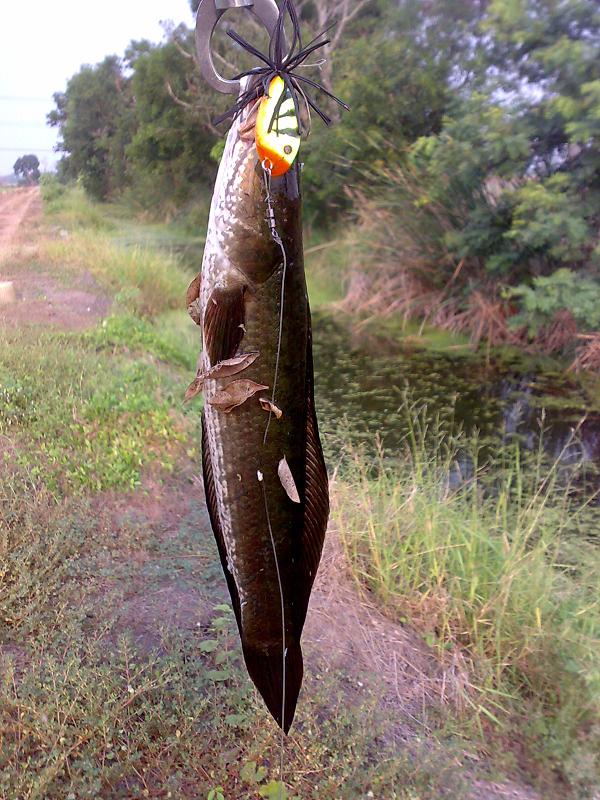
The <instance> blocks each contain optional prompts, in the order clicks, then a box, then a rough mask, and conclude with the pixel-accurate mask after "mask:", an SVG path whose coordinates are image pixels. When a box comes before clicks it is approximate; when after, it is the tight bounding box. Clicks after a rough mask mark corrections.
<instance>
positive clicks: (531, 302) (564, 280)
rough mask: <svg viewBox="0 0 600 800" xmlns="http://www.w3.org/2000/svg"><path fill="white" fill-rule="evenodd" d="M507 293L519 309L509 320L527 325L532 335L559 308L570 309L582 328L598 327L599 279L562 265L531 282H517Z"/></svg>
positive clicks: (549, 319)
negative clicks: (517, 284) (515, 300)
mask: <svg viewBox="0 0 600 800" xmlns="http://www.w3.org/2000/svg"><path fill="white" fill-rule="evenodd" d="M510 297H516V298H518V299H519V304H520V306H521V311H520V312H519V314H517V315H515V316H514V317H513V319H512V320H511V322H512V324H513V325H514V326H515V327H517V326H520V325H526V326H527V327H528V330H529V333H530V335H531V336H535V335H536V334H537V333H538V331H539V330H540V328H541V327H542V326H544V325H547V324H548V323H549V322H550V321H551V320H552V318H553V317H554V315H555V314H556V313H557V312H558V311H570V312H571V314H572V315H573V317H574V319H575V320H576V322H577V323H578V326H579V327H580V328H581V329H582V330H598V329H599V328H600V283H599V282H598V281H596V280H592V279H591V278H587V277H583V276H581V275H578V274H577V273H576V272H574V271H573V270H570V269H566V268H564V267H563V268H561V269H558V270H556V272H553V273H552V275H548V276H547V277H545V276H539V277H537V278H534V279H533V282H532V285H531V286H517V287H516V288H514V289H512V290H511V291H510Z"/></svg>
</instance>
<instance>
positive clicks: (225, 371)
mask: <svg viewBox="0 0 600 800" xmlns="http://www.w3.org/2000/svg"><path fill="white" fill-rule="evenodd" d="M258 356H259V353H243V354H242V355H241V356H235V357H234V358H227V359H226V360H225V361H219V363H218V364H215V366H214V367H211V368H210V369H209V370H208V371H207V372H206V373H205V375H204V380H208V379H209V378H211V379H216V378H227V377H228V376H229V375H237V373H238V372H243V370H245V369H247V368H248V367H249V366H250V364H254V362H255V361H256V359H257V358H258Z"/></svg>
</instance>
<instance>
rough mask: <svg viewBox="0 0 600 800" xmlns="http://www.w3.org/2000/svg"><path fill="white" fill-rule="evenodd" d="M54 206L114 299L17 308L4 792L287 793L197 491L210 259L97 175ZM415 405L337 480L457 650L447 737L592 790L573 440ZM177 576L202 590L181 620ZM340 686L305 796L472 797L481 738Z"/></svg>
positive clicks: (351, 515) (346, 511)
mask: <svg viewBox="0 0 600 800" xmlns="http://www.w3.org/2000/svg"><path fill="white" fill-rule="evenodd" d="M45 192H46V193H47V191H46V190H45ZM46 208H47V211H48V224H49V225H51V226H52V227H53V229H54V232H55V233H56V230H57V229H59V228H60V227H62V226H64V228H65V230H66V231H67V233H66V235H62V236H59V237H57V236H56V235H54V236H53V237H51V238H49V239H46V240H42V241H40V243H39V246H38V247H37V250H36V254H35V259H36V262H35V265H34V264H31V265H30V267H31V268H33V267H35V268H39V269H43V270H47V269H48V268H49V267H50V268H52V270H53V272H54V274H56V275H57V276H58V277H60V276H61V275H62V276H64V277H65V278H66V279H68V280H70V279H72V278H76V277H78V276H79V275H81V274H82V273H90V274H91V275H93V276H94V277H95V279H96V281H97V282H98V283H99V284H100V285H101V286H102V287H103V288H104V290H105V291H106V292H107V293H108V294H109V295H110V296H111V297H112V298H113V300H114V302H113V306H112V310H111V314H110V315H109V316H108V317H107V318H106V319H105V320H103V321H102V322H101V323H99V324H98V325H96V326H95V327H92V328H90V329H89V330H87V331H85V332H83V333H56V332H48V331H40V330H38V329H33V328H24V329H23V330H20V331H18V332H9V331H8V330H3V331H1V332H0V335H1V336H2V348H1V350H0V387H1V388H0V441H1V442H2V454H3V457H2V460H1V461H0V473H1V474H2V488H1V489H0V674H1V675H2V679H1V682H0V796H6V797H7V798H8V797H23V798H27V800H30V799H31V798H47V800H59V798H60V800H63V798H76V799H77V800H79V798H84V797H97V796H101V797H103V798H107V800H111V799H112V798H125V797H127V798H133V797H173V798H179V797H181V798H188V797H189V798H209V797H212V798H213V800H220V798H221V797H223V798H225V800H246V799H247V800H250V798H256V797H273V798H275V797H277V794H278V785H277V769H276V767H275V765H276V763H277V761H278V733H277V730H276V729H275V727H274V725H273V724H272V723H271V721H270V720H269V719H268V718H267V715H266V713H265V711H264V708H263V706H262V704H261V703H260V702H259V700H258V699H257V696H256V695H255V693H254V691H253V689H252V688H251V685H250V683H249V681H248V679H247V677H246V675H245V671H244V668H243V664H242V661H241V654H240V651H239V647H238V644H237V641H238V640H237V634H236V633H235V626H234V623H233V619H232V614H231V610H230V608H229V606H228V605H227V603H226V602H225V598H226V595H225V591H224V587H223V580H222V573H221V567H220V564H219V561H218V556H217V554H216V551H215V546H214V543H213V541H212V537H211V536H210V534H209V532H208V521H207V518H206V512H205V510H204V509H203V507H201V506H199V505H198V504H197V503H196V502H195V500H194V497H195V495H196V492H197V490H196V488H195V485H194V483H193V480H194V477H193V474H192V471H191V467H190V466H189V465H190V463H192V464H194V469H195V471H196V472H197V469H198V461H199V453H198V450H197V442H198V439H199V434H198V409H197V406H196V407H194V405H193V404H191V407H189V408H187V407H186V409H184V408H183V407H182V402H181V400H182V397H183V392H184V390H185V387H186V385H187V384H188V383H189V380H190V377H191V375H192V374H193V371H194V365H195V361H196V358H197V354H198V349H199V341H198V331H197V328H195V326H193V325H192V324H191V323H190V321H189V320H188V319H187V315H186V314H185V311H184V310H183V297H184V292H185V286H186V285H187V282H188V280H189V278H190V277H191V271H190V270H188V269H186V268H185V266H184V264H183V262H182V260H181V258H180V257H178V256H177V255H175V254H173V255H168V254H167V255H165V254H164V250H165V248H166V243H167V242H168V241H169V237H168V236H167V235H165V236H164V237H163V233H162V228H161V227H160V226H156V224H153V225H152V226H151V229H149V231H148V232H147V234H144V228H145V226H144V225H143V224H141V223H139V222H136V223H132V222H127V220H124V219H120V218H119V214H121V211H119V212H118V213H117V212H116V211H115V209H114V208H109V209H103V208H101V207H98V206H97V205H95V204H93V203H91V202H90V201H88V200H87V198H85V196H84V195H83V194H82V193H81V191H80V190H78V189H76V190H74V191H73V190H71V191H67V192H62V191H61V192H59V194H58V196H57V197H55V198H54V199H52V196H50V198H48V197H47V198H46ZM124 231H125V233H126V237H125V238H126V240H127V241H125V240H124V239H123V232H124ZM140 242H142V243H143V244H142V245H140V244H139V243H140ZM311 244H312V243H311ZM321 245H326V246H324V247H322V246H321ZM313 246H314V247H315V248H319V249H313V250H312V252H308V253H307V264H308V280H309V287H310V290H311V298H312V301H313V305H316V306H319V305H327V304H330V303H331V302H335V301H336V300H338V299H340V297H341V296H342V289H343V284H342V276H343V273H344V265H345V263H347V260H348V259H349V258H350V254H351V249H349V248H350V245H349V243H348V242H346V243H345V244H342V245H341V246H339V247H338V245H333V244H332V245H331V246H329V243H328V242H320V241H318V240H317V241H316V243H315V244H314V245H313ZM157 248H160V250H159V249H157ZM308 249H309V250H310V248H308ZM405 333H406V332H405ZM409 334H410V335H415V333H414V332H411V331H409ZM416 335H419V336H420V335H421V332H417V334H416ZM423 335H424V336H425V335H426V332H425V333H423ZM433 339H434V340H432V341H431V342H430V345H431V346H432V347H438V346H439V347H447V346H453V343H452V342H450V343H448V342H447V341H446V340H444V341H440V340H438V339H435V337H433ZM409 416H410V419H411V420H412V421H413V427H412V429H411V430H412V435H411V436H409V438H408V439H407V442H406V448H405V450H404V451H403V452H402V453H401V454H400V456H399V457H398V458H396V459H394V460H390V459H389V456H388V455H384V454H381V457H380V458H379V459H378V460H377V461H376V462H375V463H373V462H372V461H370V460H367V459H366V458H364V457H362V456H361V454H360V453H359V452H357V451H356V450H354V451H352V452H351V453H350V457H349V458H348V459H345V460H344V462H343V464H342V467H341V468H340V470H339V471H338V475H337V479H336V481H335V483H334V491H333V501H334V507H333V516H334V521H335V524H336V527H337V529H338V530H339V532H340V535H341V537H342V541H343V543H344V546H345V550H346V554H347V557H348V561H349V563H350V565H351V567H352V569H353V571H354V575H355V577H356V582H357V585H358V586H359V587H360V590H361V591H363V592H365V593H368V595H369V597H370V599H371V600H374V601H375V602H376V603H378V604H379V605H381V607H382V608H383V609H384V610H385V611H386V613H387V614H389V615H390V616H392V617H393V618H394V619H396V620H399V621H400V622H402V623H403V624H407V623H410V625H411V626H415V627H416V628H417V630H419V631H420V632H421V634H422V636H423V638H424V639H425V641H426V643H427V644H428V645H429V646H430V647H431V648H432V649H433V650H434V651H435V652H436V653H437V655H438V657H439V659H440V660H441V661H442V662H445V663H446V664H454V665H456V672H457V675H459V677H460V680H457V686H458V690H457V691H456V692H455V693H454V696H455V698H456V700H457V702H456V705H455V708H454V711H453V714H454V716H452V715H451V716H450V717H444V718H443V719H444V720H445V724H446V728H445V729H444V728H443V729H442V731H441V733H440V738H443V737H445V735H446V732H447V731H448V730H450V732H451V733H453V734H456V733H458V735H459V737H465V738H467V739H470V738H473V737H474V738H475V740H476V741H477V742H478V743H479V747H480V748H481V750H482V751H483V752H484V753H485V754H488V755H489V753H490V751H497V752H499V753H501V754H502V755H501V756H497V757H496V759H495V761H496V763H497V764H498V765H499V766H500V767H504V768H510V769H511V770H512V771H513V772H514V771H515V770H516V769H517V768H518V769H520V770H522V771H523V772H525V773H526V774H528V775H529V776H530V777H533V778H534V779H537V780H538V781H539V782H540V784H541V785H543V786H544V789H545V790H547V792H546V796H553V797H554V796H556V797H558V796H563V795H564V796H567V795H568V796H570V797H581V798H583V797H589V796H590V795H591V793H592V791H593V788H592V787H594V786H596V785H597V782H598V765H597V754H598V751H599V749H600V722H599V716H598V710H599V696H600V673H599V672H598V666H597V665H598V663H599V658H598V656H599V655H600V653H599V640H600V611H599V606H598V596H599V590H600V563H599V557H598V551H597V548H596V547H595V546H594V545H593V544H592V542H591V541H590V542H586V541H584V540H582V539H581V538H578V539H574V538H573V535H574V534H572V533H571V531H576V530H577V529H578V527H579V525H580V524H581V526H584V522H585V520H584V516H585V514H586V513H587V512H588V511H589V509H579V510H577V506H576V504H575V503H574V501H573V498H572V495H573V494H574V493H575V489H576V488H577V487H576V486H575V485H574V484H573V483H572V482H570V481H569V479H568V477H565V474H564V471H563V469H562V468H559V465H558V463H557V464H554V465H547V464H544V463H543V461H542V459H541V457H540V458H539V459H538V460H533V461H524V460H523V458H522V456H521V454H520V453H519V451H518V450H517V449H512V450H506V451H503V452H502V453H499V454H498V457H497V459H496V460H495V461H494V463H493V464H486V465H484V464H479V463H478V460H479V453H480V448H479V446H478V443H477V442H476V441H470V442H467V441H465V440H464V438H463V439H461V438H460V437H458V438H451V437H449V435H447V433H446V432H445V431H444V430H443V428H442V427H441V426H440V425H439V424H438V425H434V424H429V425H427V424H426V423H425V421H424V420H423V419H422V418H420V417H419V416H418V415H415V414H414V413H413V412H412V411H411V413H410V415H409ZM340 441H341V440H340ZM459 453H460V454H461V458H460V463H461V464H462V465H463V467H464V472H465V475H464V476H463V477H465V476H466V478H467V480H465V481H462V482H461V481H459V480H457V478H458V477H459V475H458V474H457V466H456V465H457V463H458V461H459V459H457V455H458V454H459ZM465 454H466V455H465ZM170 486H171V487H172V486H175V487H176V491H175V494H173V491H171V489H169V487H170ZM165 487H166V488H165ZM169 492H171V494H169ZM153 503H154V504H155V505H156V506H158V508H159V510H160V511H159V513H158V517H156V516H155V517H153V516H152V512H151V511H150V510H148V509H149V508H150V507H151V506H152V504H153ZM123 509H126V510H125V511H124V510H123ZM576 512H577V513H576ZM174 519H176V521H174ZM171 597H175V598H179V600H182V601H184V610H185V613H184V614H183V615H182V616H180V617H177V618H176V619H175V620H174V621H173V620H172V619H170V612H171V611H172V607H171V604H170V601H169V598H171ZM161 598H167V599H166V600H161ZM161 603H162V605H161ZM176 606H177V604H176V603H175V604H174V607H176ZM148 608H151V609H154V617H152V619H151V621H150V622H147V621H144V620H146V617H147V614H148ZM127 609H130V612H129V621H127V620H125V621H124V619H123V614H124V610H125V611H126V610H127ZM195 620H197V622H194V621H195ZM345 686H346V678H345V676H343V675H335V674H330V673H328V672H327V671H323V672H314V671H312V670H309V671H308V674H307V676H306V683H305V689H304V694H303V702H301V704H300V710H299V716H298V719H297V723H296V724H295V726H294V729H293V733H292V737H291V739H290V740H289V742H288V745H287V747H286V770H287V775H288V776H289V778H288V781H287V782H288V787H289V797H290V798H291V797H292V796H294V797H295V798H297V800H299V798H300V797H301V798H302V800H321V799H322V798H336V800H337V798H340V800H355V798H358V797H370V796H373V797H385V798H386V800H387V798H389V799H390V800H429V798H431V799H432V800H433V798H439V797H441V796H444V797H449V798H453V797H456V798H463V797H465V796H466V795H467V792H468V790H467V788H466V787H465V785H464V784H463V777H464V775H463V771H462V769H461V766H460V764H461V750H462V749H463V745H462V744H460V746H459V748H458V750H456V751H455V750H453V749H452V748H451V747H450V746H449V745H448V744H447V742H444V745H443V749H442V750H440V748H439V743H437V742H435V740H433V739H431V738H430V739H428V740H427V741H426V742H424V743H423V745H422V746H420V745H419V744H418V743H417V742H416V740H415V741H413V742H411V745H410V747H408V748H407V747H406V746H405V744H404V743H402V746H399V745H398V741H397V733H396V731H395V729H394V720H393V719H392V718H391V717H390V714H389V710H388V709H386V708H384V707H382V704H381V700H380V696H379V694H378V692H377V691H376V690H374V689H370V690H369V692H367V693H363V694H362V695H361V696H360V698H358V697H354V696H352V695H350V696H349V695H348V691H347V689H346V688H345ZM365 719H368V720H369V726H368V727H367V726H365V724H364V720H365ZM460 741H461V740H460V738H459V742H460ZM511 753H512V754H513V755H512V760H510V754H511ZM557 776H558V777H557ZM548 787H549V788H548Z"/></svg>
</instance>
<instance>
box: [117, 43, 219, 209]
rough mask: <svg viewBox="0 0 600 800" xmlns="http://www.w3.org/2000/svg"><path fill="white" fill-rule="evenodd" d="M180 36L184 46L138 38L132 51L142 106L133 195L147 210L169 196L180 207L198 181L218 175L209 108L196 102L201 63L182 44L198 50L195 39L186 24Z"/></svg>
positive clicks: (130, 154)
mask: <svg viewBox="0 0 600 800" xmlns="http://www.w3.org/2000/svg"><path fill="white" fill-rule="evenodd" d="M179 35H180V38H181V39H182V41H181V42H179V47H178V46H176V45H175V43H174V42H172V41H171V42H165V43H163V44H161V45H158V46H150V45H148V44H147V43H144V46H143V47H137V48H136V43H132V45H131V46H130V48H129V51H128V61H129V64H130V66H131V68H132V69H133V75H132V78H131V85H130V90H131V94H132V96H133V97H134V98H135V111H136V128H135V132H134V134H133V136H132V138H131V140H130V142H129V143H128V145H127V149H126V153H127V159H128V169H129V175H130V178H131V189H130V197H132V198H133V199H134V201H135V202H136V203H137V204H138V205H139V206H140V207H142V208H145V209H151V208H152V207H153V206H154V207H155V206H156V205H160V204H161V203H163V204H164V199H165V198H168V200H169V201H170V202H171V203H172V204H173V206H175V207H178V206H180V205H181V204H182V203H183V202H185V201H186V200H188V199H189V197H190V195H191V194H192V193H193V192H194V191H197V187H198V185H203V184H210V183H212V179H213V177H214V174H215V165H214V161H213V159H212V158H211V151H212V148H213V146H214V144H215V140H216V137H215V134H214V133H213V132H211V131H210V130H207V128H206V116H205V114H206V111H205V109H204V108H203V107H202V106H201V105H200V104H197V105H196V106H194V105H193V103H190V100H192V98H191V97H190V88H189V86H190V81H191V80H192V77H191V75H190V73H191V71H192V70H194V69H195V64H194V62H192V63H191V64H190V61H189V59H186V58H185V56H184V55H183V54H182V52H181V49H180V48H181V47H182V46H185V47H187V48H189V49H190V51H192V50H193V47H194V42H193V38H192V36H191V34H190V33H189V32H188V31H186V30H185V29H180V34H179ZM174 97H177V98H178V99H180V100H181V102H183V103H185V102H188V103H189V107H188V108H186V107H184V106H182V105H180V104H178V103H177V102H176V101H175V100H174ZM209 113H210V111H209Z"/></svg>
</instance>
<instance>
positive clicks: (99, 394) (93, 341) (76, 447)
mask: <svg viewBox="0 0 600 800" xmlns="http://www.w3.org/2000/svg"><path fill="white" fill-rule="evenodd" d="M131 319H132V318H127V317H113V318H109V320H107V321H106V323H107V324H106V326H102V327H101V328H100V329H99V330H97V331H94V332H92V333H88V334H83V335H80V334H77V335H76V334H58V333H54V334H52V333H45V334H41V335H40V334H39V333H38V332H37V331H34V330H31V329H28V330H26V331H19V332H9V331H6V332H4V334H3V335H2V339H3V352H2V357H1V359H0V380H1V387H2V388H1V389H0V436H2V437H4V438H5V441H6V442H8V444H7V446H5V447H3V455H4V459H3V460H4V461H5V466H8V465H10V466H11V468H15V467H17V468H18V469H19V471H21V472H22V474H23V475H25V476H27V479H28V480H29V481H31V482H33V483H38V482H42V483H43V484H44V486H45V487H47V488H48V489H49V490H50V491H52V492H55V493H58V494H60V495H64V494H67V493H73V492H78V491H84V492H86V491H90V490H93V491H102V490H105V489H108V488H121V489H122V488H133V487H135V486H137V485H139V483H140V479H141V474H142V471H143V469H144V468H145V467H147V466H149V465H151V464H157V465H160V466H161V467H162V468H163V469H166V470H169V469H171V468H172V466H173V463H174V459H175V453H176V451H177V450H178V449H180V445H181V443H182V442H183V441H184V440H185V439H188V438H189V437H190V434H191V430H190V428H191V424H190V423H188V419H187V418H186V417H185V416H184V415H183V413H182V411H181V397H182V396H183V391H184V387H185V384H186V381H185V378H183V375H178V376H177V377H175V379H174V376H173V374H172V373H171V372H170V371H169V369H168V368H167V367H166V366H164V365H162V364H161V363H160V362H159V360H158V359H157V357H156V356H155V355H154V354H153V346H154V351H155V352H157V353H159V354H163V351H165V350H167V349H168V348H167V346H166V345H164V343H163V340H162V339H161V338H159V337H158V335H156V334H155V333H154V332H153V329H150V330H148V329H147V328H145V327H144V325H145V323H144V321H143V320H135V319H134V320H133V321H131ZM128 331H131V332H132V334H133V337H135V336H137V337H138V342H143V341H144V336H145V337H146V338H147V339H148V340H149V341H150V344H149V346H148V349H147V350H146V351H145V352H144V354H143V356H141V357H138V358H131V356H130V355H127V354H126V353H121V354H119V352H118V344H117V341H118V337H119V336H120V337H121V342H125V341H127V342H128V333H127V332H128ZM152 333H154V337H155V338H154V339H151V334H152ZM133 337H132V338H133ZM134 342H135V339H134ZM127 347H130V344H129V342H128V344H127ZM169 355H170V356H171V357H172V358H173V361H174V363H177V361H179V360H181V359H182V356H181V355H180V354H178V353H177V351H175V350H173V349H171V350H169Z"/></svg>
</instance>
